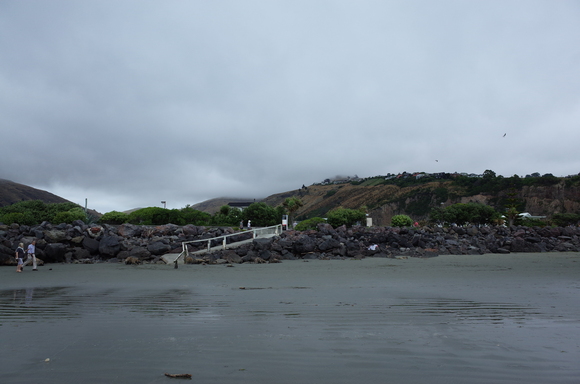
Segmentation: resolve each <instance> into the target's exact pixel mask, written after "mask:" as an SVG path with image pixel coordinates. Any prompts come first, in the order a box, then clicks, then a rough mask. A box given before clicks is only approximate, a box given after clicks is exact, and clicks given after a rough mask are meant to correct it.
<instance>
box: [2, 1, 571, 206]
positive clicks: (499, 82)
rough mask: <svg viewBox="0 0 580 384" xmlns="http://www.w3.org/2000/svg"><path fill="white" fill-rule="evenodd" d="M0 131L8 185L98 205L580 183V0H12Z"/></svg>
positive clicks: (7, 10)
mask: <svg viewBox="0 0 580 384" xmlns="http://www.w3.org/2000/svg"><path fill="white" fill-rule="evenodd" d="M0 126H1V135H0V147H1V155H2V161H1V166H0V178H3V179H8V180H12V181H14V182H17V183H22V184H26V185H30V186H33V187H35V188H39V189H44V190H47V191H49V192H52V193H54V194H57V195H59V196H61V197H63V198H65V199H68V200H71V201H73V202H75V203H78V204H81V205H84V203H85V198H86V199H88V205H89V208H93V209H96V210H97V211H99V212H101V213H105V212H109V211H112V210H117V211H124V210H128V209H132V208H136V207H150V206H162V204H161V201H166V202H167V208H182V207H185V206H186V205H187V204H191V205H193V204H195V203H198V202H201V201H204V200H207V199H210V198H215V197H240V198H248V199H254V198H256V199H258V198H262V197H266V196H268V195H271V194H273V193H278V192H285V191H289V190H293V189H297V188H300V187H301V186H302V185H303V184H305V185H311V184H313V183H316V182H321V181H322V180H324V179H326V178H332V177H334V176H336V175H349V176H354V175H355V174H356V175H358V176H359V177H369V176H375V175H386V174H387V173H400V172H403V171H407V172H416V171H425V172H468V173H483V171H485V170H486V169H491V170H493V171H495V172H496V173H497V174H498V175H504V176H506V177H507V176H512V175H514V174H518V175H520V176H524V175H526V174H531V173H533V172H539V173H541V174H544V173H553V174H554V175H555V176H566V175H570V174H578V172H580V155H579V150H578V148H579V144H580V2H578V1H565V0H560V1H552V0H549V1H532V0H524V1H505V0H502V1H489V0H485V1H441V0H437V1H408V0H404V1H383V0H380V1H366V0H356V1H354V0H352V1H316V0H307V1H295V0H293V1H274V0H261V1H244V0H231V1H222V0H220V1H194V0H188V1H172V0H169V1H167V0H164V1H144V0H138V1H124V0H114V1H103V0H99V1H76V0H70V1H60V0H51V1H45V0H37V1H35V0H27V1H21V0H14V1H12V0H1V1H0ZM504 134H505V137H504Z"/></svg>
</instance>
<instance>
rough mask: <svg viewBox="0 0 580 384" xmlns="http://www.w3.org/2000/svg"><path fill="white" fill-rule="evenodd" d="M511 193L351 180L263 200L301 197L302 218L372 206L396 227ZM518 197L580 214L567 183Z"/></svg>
mask: <svg viewBox="0 0 580 384" xmlns="http://www.w3.org/2000/svg"><path fill="white" fill-rule="evenodd" d="M507 193H508V191H502V192H500V193H499V194H497V195H494V194H479V195H473V196H462V190H461V188H458V187H455V186H453V184H452V182H450V181H446V182H434V183H427V184H421V185H417V186H412V187H405V188H400V187H397V186H395V185H388V184H382V185H376V186H358V185H351V184H338V185H312V186H309V187H307V188H301V189H299V190H295V191H288V192H284V193H280V194H276V195H272V196H269V197H268V198H266V199H264V200H262V201H264V202H266V203H267V204H269V205H271V206H277V205H279V204H282V202H283V201H284V199H285V198H287V197H292V196H295V197H298V198H300V199H301V200H302V201H303V203H304V206H303V207H302V208H301V209H300V210H299V211H298V212H297V213H296V217H303V218H304V217H313V216H319V217H324V216H325V215H326V213H327V212H328V211H330V210H331V209H333V208H337V207H344V208H351V209H358V208H360V207H362V206H366V207H367V212H368V213H369V217H371V218H372V219H373V225H379V226H384V225H390V223H391V218H392V217H393V216H394V215H399V214H406V215H409V216H411V217H412V218H413V219H414V220H424V219H427V218H428V216H429V212H430V210H431V209H432V208H434V207H441V206H449V205H451V204H456V203H468V202H478V203H483V204H487V205H491V206H493V207H494V208H495V209H497V210H501V209H503V208H504V207H503V206H502V205H501V203H498V201H502V200H503V199H505V197H506V194H507ZM514 197H515V198H516V199H518V200H521V201H523V202H525V209H524V211H526V212H530V213H531V214H532V215H538V216H548V217H549V216H551V215H553V214H555V213H570V212H571V213H578V212H580V187H578V186H566V183H565V181H562V182H560V183H559V184H556V185H552V186H524V187H523V188H522V189H521V190H519V191H517V193H516V196H514Z"/></svg>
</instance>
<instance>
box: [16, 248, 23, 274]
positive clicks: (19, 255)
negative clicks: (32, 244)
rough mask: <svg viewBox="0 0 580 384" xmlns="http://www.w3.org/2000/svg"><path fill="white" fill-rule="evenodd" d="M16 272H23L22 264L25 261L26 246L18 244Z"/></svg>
mask: <svg viewBox="0 0 580 384" xmlns="http://www.w3.org/2000/svg"><path fill="white" fill-rule="evenodd" d="M15 254H16V261H17V263H18V264H17V265H16V272H22V264H23V260H24V244H22V243H20V244H18V248H16V253H15Z"/></svg>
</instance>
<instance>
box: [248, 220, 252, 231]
mask: <svg viewBox="0 0 580 384" xmlns="http://www.w3.org/2000/svg"><path fill="white" fill-rule="evenodd" d="M250 229H252V222H251V221H250V220H248V231H249V230H250Z"/></svg>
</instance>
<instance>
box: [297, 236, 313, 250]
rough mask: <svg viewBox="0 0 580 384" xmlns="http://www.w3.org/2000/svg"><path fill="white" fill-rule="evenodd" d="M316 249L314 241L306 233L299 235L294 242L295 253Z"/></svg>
mask: <svg viewBox="0 0 580 384" xmlns="http://www.w3.org/2000/svg"><path fill="white" fill-rule="evenodd" d="M315 249H316V243H315V242H314V239H312V238H311V237H309V236H307V235H302V236H300V237H299V238H298V239H297V240H296V241H295V242H294V252H295V253H297V254H306V253H308V252H312V251H314V250H315Z"/></svg>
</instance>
